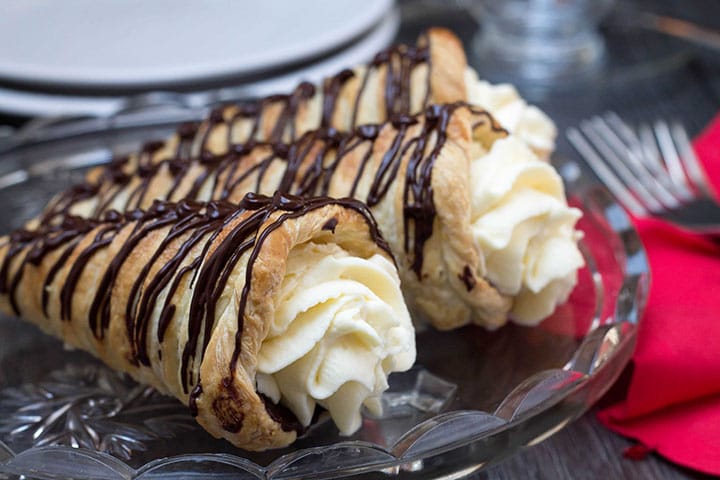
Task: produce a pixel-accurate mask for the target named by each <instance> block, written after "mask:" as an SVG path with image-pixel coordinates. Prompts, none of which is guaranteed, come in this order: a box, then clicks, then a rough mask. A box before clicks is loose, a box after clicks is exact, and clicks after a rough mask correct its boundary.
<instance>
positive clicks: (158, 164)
mask: <svg viewBox="0 0 720 480" xmlns="http://www.w3.org/2000/svg"><path fill="white" fill-rule="evenodd" d="M207 129H208V131H209V134H207V135H202V136H200V137H199V140H198V141H197V142H196V143H194V144H193V145H190V147H189V148H190V149H191V150H194V151H196V152H197V155H195V157H194V158H195V159H194V160H188V159H185V158H177V157H172V156H171V157H170V158H168V157H167V156H165V155H166V152H164V151H163V149H162V147H159V146H158V145H157V144H154V145H150V147H151V148H146V149H145V150H144V152H143V153H141V154H139V155H135V156H131V157H129V158H125V159H120V160H118V161H116V162H114V163H112V164H111V165H109V166H107V167H104V168H99V169H97V170H95V171H92V172H90V174H89V175H88V181H87V184H86V185H83V186H79V187H77V188H75V189H72V190H70V191H68V192H66V194H64V195H62V196H60V197H58V199H57V200H56V201H55V202H54V204H52V205H51V206H50V207H49V208H48V210H47V211H46V214H45V217H44V218H43V219H42V221H43V222H45V223H48V222H52V221H53V217H54V216H57V215H60V216H62V215H64V214H65V213H72V214H73V215H80V216H84V217H93V216H97V215H99V214H101V213H102V212H103V211H105V210H107V209H110V208H112V209H116V210H120V211H123V210H128V209H133V208H138V207H141V208H142V207H146V206H148V205H149V204H151V203H152V200H153V199H155V198H161V199H171V200H179V199H184V198H190V199H198V200H208V199H225V200H228V201H236V200H239V199H241V198H242V196H243V195H244V194H245V193H246V192H248V191H254V192H257V193H263V194H272V193H273V192H275V191H276V190H280V191H282V192H286V193H292V194H299V195H329V196H333V197H349V196H352V197H355V198H357V199H359V200H362V201H364V202H366V203H367V204H368V205H369V206H370V208H371V210H372V211H373V214H374V215H375V217H376V218H377V219H378V222H379V224H380V226H381V229H382V231H383V234H384V236H385V237H386V238H387V240H388V242H389V244H390V246H391V248H392V251H393V252H394V254H395V255H396V258H397V259H398V264H399V269H400V273H401V278H402V284H403V291H404V293H405V297H406V300H407V302H408V303H409V304H410V305H411V306H412V307H413V309H414V310H415V311H416V312H417V313H420V314H422V315H423V316H424V317H426V318H428V319H429V320H430V322H431V323H432V325H434V326H435V327H437V328H440V329H451V328H456V327H459V326H462V325H465V324H467V323H471V322H472V323H476V324H480V325H484V326H486V327H489V328H496V327H498V326H500V325H502V324H504V323H505V322H506V320H507V318H508V314H511V315H513V316H514V317H516V320H518V321H520V322H522V323H530V324H533V323H537V322H538V321H539V320H541V319H542V318H544V317H545V316H547V315H548V314H549V313H551V312H552V310H553V309H554V307H555V306H556V304H557V303H558V302H561V301H563V300H564V298H565V297H567V294H568V293H569V290H570V289H571V288H572V286H573V285H574V283H575V281H574V271H575V269H576V268H577V267H578V266H579V265H580V264H582V261H581V259H580V260H578V258H579V253H577V246H576V244H575V243H576V239H577V238H576V233H575V232H574V230H573V225H574V223H575V221H576V220H577V211H575V210H572V209H568V208H567V203H566V202H565V197H564V191H563V188H562V182H561V181H560V178H559V176H558V175H557V174H556V173H555V172H554V170H552V167H550V166H549V165H547V164H545V163H543V162H539V161H538V160H537V159H536V158H535V157H534V156H533V154H532V153H531V152H529V151H527V148H526V147H524V146H523V148H524V150H522V149H515V150H513V151H511V152H510V153H511V155H516V154H517V152H516V151H519V152H520V156H521V157H522V158H521V162H520V163H518V164H517V165H516V167H514V168H515V169H514V170H512V171H509V172H506V173H507V175H509V176H508V178H507V179H506V180H505V181H504V183H502V185H505V184H507V183H508V182H510V185H511V186H512V184H513V183H514V182H519V185H520V187H521V188H520V189H519V190H518V189H513V188H510V187H508V189H507V191H506V193H507V195H505V194H503V195H499V196H498V197H497V198H493V199H492V201H491V202H490V203H488V202H486V201H476V197H478V195H479V196H480V197H479V198H484V197H483V196H487V193H488V192H492V191H493V188H495V187H494V186H493V178H494V175H489V176H488V175H484V173H483V169H478V168H476V167H475V165H476V164H477V162H478V161H479V160H480V159H482V158H483V157H485V156H488V152H490V151H492V150H493V146H494V145H495V143H497V142H498V141H499V140H500V139H504V138H505V137H507V136H508V134H507V132H506V131H505V130H504V129H502V128H501V127H500V126H499V125H498V124H497V123H496V122H495V121H494V120H493V118H492V116H491V115H489V114H488V113H487V112H485V111H483V110H479V109H477V108H474V107H471V106H468V105H466V104H463V103H455V104H447V105H443V106H433V107H430V108H429V109H428V110H427V112H425V113H423V114H422V115H417V116H415V117H407V116H405V117H400V118H398V119H396V121H395V122H394V123H386V124H384V125H382V126H372V125H371V126H363V127H359V128H358V129H357V130H356V132H355V133H354V134H352V135H342V134H339V133H338V132H336V131H332V130H318V131H314V132H308V133H307V134H306V135H304V136H303V137H302V138H301V139H300V140H298V141H297V142H295V143H294V144H292V145H291V146H289V147H288V146H287V145H285V144H280V143H275V144H264V143H257V144H254V145H247V144H245V145H243V146H242V147H240V148H236V146H237V145H238V144H237V142H236V133H235V131H233V130H228V127H227V125H225V124H223V123H218V124H216V125H215V127H212V126H208V127H207ZM240 137H241V138H242V134H240ZM517 143H518V142H517V141H516V140H512V141H511V144H517ZM520 143H521V142H520ZM153 148H154V149H155V150H153ZM506 150H507V149H506ZM523 155H525V156H524V157H523ZM161 158H164V160H161ZM490 158H492V159H494V160H493V162H491V164H490V165H489V166H488V167H487V168H488V169H490V170H492V168H494V165H497V164H498V162H499V163H500V164H503V163H507V164H508V165H510V164H514V163H517V162H513V161H512V160H513V159H512V158H507V161H505V160H504V159H503V156H502V155H498V154H495V155H491V156H490ZM523 159H524V160H523ZM528 162H529V163H528ZM526 163H527V165H529V166H531V167H532V168H531V170H532V172H535V173H532V175H537V181H536V182H534V183H533V182H532V181H529V180H527V178H526V177H527V175H525V174H522V175H521V170H522V169H524V168H525V167H526ZM503 172H504V171H503ZM513 172H514V173H513ZM501 173H502V172H501ZM503 175H504V173H503ZM513 175H514V176H513ZM483 182H484V183H483ZM481 185H482V186H481ZM498 186H501V184H498ZM523 186H531V187H532V188H533V189H535V190H536V193H538V195H540V196H543V198H545V197H547V198H545V200H547V202H545V203H543V205H547V207H545V208H544V209H541V210H537V211H536V214H533V215H529V216H527V217H523V216H522V212H523V211H528V209H527V208H525V207H528V208H530V207H533V206H534V205H540V203H538V201H536V200H537V199H535V200H528V201H530V202H531V204H530V205H524V204H523V202H520V203H519V206H518V205H517V203H518V202H516V203H515V204H513V205H512V206H510V207H508V208H509V209H510V210H507V211H508V212H510V213H512V211H514V210H513V209H516V210H517V208H520V210H521V211H520V214H519V215H515V214H514V216H511V217H508V218H515V219H517V222H516V223H517V224H520V223H523V222H524V223H527V222H531V223H533V225H536V227H533V228H534V229H532V228H530V227H527V228H528V229H529V230H528V233H525V234H523V235H521V238H518V237H517V236H513V234H512V233H513V231H514V230H513V227H514V226H515V223H512V221H510V220H508V222H509V223H508V225H509V230H510V231H509V233H508V232H507V231H504V233H503V235H500V236H499V237H492V238H490V237H487V235H484V234H485V233H487V232H486V229H485V228H480V230H479V231H477V230H478V228H479V227H478V228H476V227H477V226H478V225H481V224H482V222H481V221H480V220H483V219H485V220H487V219H488V218H489V219H490V220H492V218H493V217H492V216H491V217H487V214H489V213H492V211H493V209H494V208H495V206H496V204H498V205H500V203H502V202H503V201H505V200H507V199H511V198H516V197H517V196H518V194H522V193H523V191H524V190H523V188H524V187H523ZM535 187H537V188H535ZM504 196H506V197H507V199H505V198H504ZM527 198H528V199H530V197H529V196H528V197H527ZM498 202H500V203H498ZM523 205H524V206H523ZM474 207H477V209H476V211H474ZM529 211H535V210H532V208H530V210H529ZM481 217H482V218H481ZM485 220H483V221H485ZM478 222H480V223H478ZM485 223H487V221H486V222H485ZM508 225H503V224H500V225H497V221H496V222H495V223H492V222H491V223H490V227H488V228H491V230H492V232H490V233H493V232H495V231H496V230H498V229H500V228H505V227H508ZM544 225H552V226H553V228H552V229H547V230H545V229H543V228H540V227H542V226H544ZM538 226H539V227H538ZM523 228H525V227H523ZM506 230H507V228H506ZM543 236H548V238H547V239H545V238H543ZM556 238H560V239H562V241H561V242H559V245H562V246H563V247H567V248H566V249H567V250H568V251H569V254H568V255H570V258H571V261H569V263H567V265H565V263H563V262H560V263H562V264H563V265H564V266H563V267H562V268H559V269H557V270H556V271H551V272H549V273H547V274H545V273H543V274H538V275H539V276H540V278H535V277H537V276H538V275H536V276H535V277H533V278H534V279H533V280H532V281H530V277H531V276H532V275H531V274H530V273H529V269H533V268H536V267H537V268H540V267H542V266H543V265H545V264H546V263H547V261H545V263H543V262H540V260H538V259H534V258H531V259H530V260H528V262H529V263H527V262H526V263H527V265H528V266H527V269H528V272H526V273H527V275H525V273H523V272H522V269H523V268H525V267H523V261H524V260H523V258H522V253H523V252H525V251H526V250H527V249H528V248H530V247H532V249H534V250H537V251H538V252H539V253H538V255H540V257H539V258H542V257H544V256H545V254H546V253H547V252H546V250H545V249H544V245H545V243H546V240H552V241H554V239H556ZM481 245H482V246H483V247H485V248H481ZM511 253H512V255H511ZM488 260H489V261H491V262H492V267H493V269H492V271H489V270H488V268H487V266H488V265H486V263H487V261H488ZM505 262H512V264H509V265H505ZM543 269H544V270H543V271H545V270H548V269H549V270H552V269H551V268H550V267H543ZM518 270H521V271H520V277H518V274H517V271H518ZM511 271H512V272H513V275H514V276H513V277H512V279H506V278H505V277H506V276H507V275H506V273H507V274H508V275H509V273H508V272H511ZM556 279H559V280H561V281H560V282H559V283H560V284H561V285H556V286H553V287H552V288H550V290H547V289H546V287H549V285H550V283H553V282H554V281H555V280H556ZM488 280H490V281H488ZM498 282H500V283H502V287H503V288H502V289H499V288H496V286H497V283H498ZM556 283H557V282H556ZM525 287H527V288H525ZM528 289H529V291H528ZM550 291H552V292H554V293H549V292H550ZM536 294H537V295H536ZM518 296H522V297H523V298H524V300H523V303H530V304H533V306H532V307H528V308H526V307H525V306H523V305H515V301H514V300H515V298H516V297H518ZM538 296H540V297H542V299H543V300H542V302H540V301H539V300H537V298H536V297H538ZM539 302H540V303H542V305H538V303H539ZM521 311H522V314H519V313H518V312H521ZM515 313H518V315H514V314H515Z"/></svg>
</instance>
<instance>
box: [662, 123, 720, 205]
mask: <svg viewBox="0 0 720 480" xmlns="http://www.w3.org/2000/svg"><path fill="white" fill-rule="evenodd" d="M670 133H671V134H672V138H673V140H675V145H677V148H678V150H679V152H680V161H681V162H682V164H683V166H684V167H685V171H686V172H687V174H688V177H690V181H691V183H692V184H693V185H694V186H695V187H696V188H697V189H698V190H700V192H702V193H703V194H704V195H705V196H707V197H708V198H714V195H713V193H712V189H711V188H710V185H709V183H708V180H707V176H706V174H705V171H704V169H703V167H702V165H700V161H699V160H698V158H697V155H695V151H694V150H693V147H692V144H691V143H690V139H689V138H688V135H687V132H686V131H685V128H683V126H682V125H681V124H680V123H679V122H673V124H672V125H671V128H670Z"/></svg>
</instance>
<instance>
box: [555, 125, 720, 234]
mask: <svg viewBox="0 0 720 480" xmlns="http://www.w3.org/2000/svg"><path fill="white" fill-rule="evenodd" d="M566 135H567V138H568V140H569V141H570V143H571V144H572V145H573V146H574V147H575V149H577V151H578V152H579V153H580V155H581V156H582V157H583V159H584V160H585V161H586V162H587V164H588V165H589V166H590V167H591V168H592V169H593V171H594V172H595V173H596V174H597V176H598V177H599V178H600V180H601V181H602V182H603V183H604V184H605V185H606V186H607V187H608V189H609V190H610V191H611V192H612V194H613V195H614V196H615V198H616V199H617V200H618V201H619V202H620V203H621V204H622V205H623V206H624V207H625V208H626V209H627V210H628V211H630V212H631V213H632V214H634V215H636V216H647V215H657V216H661V217H663V218H666V219H668V220H671V221H673V222H674V223H677V224H679V225H680V226H682V227H685V228H686V229H690V230H694V231H698V232H701V233H706V234H713V235H720V206H719V205H718V204H717V203H716V202H715V200H714V198H715V196H714V194H713V191H712V189H711V187H710V185H709V182H708V180H707V177H706V175H705V172H704V170H703V168H702V166H701V165H700V162H699V161H698V158H697V156H696V155H695V152H694V151H693V148H692V145H691V144H690V140H689V139H688V135H687V132H686V131H685V129H684V128H683V126H682V125H681V124H680V123H677V122H672V123H668V122H666V121H664V120H658V121H656V122H655V123H654V124H653V126H652V127H650V126H649V125H647V124H646V125H641V126H640V127H639V128H638V130H637V131H635V130H634V129H632V128H631V127H630V126H629V125H628V124H627V123H626V122H625V121H623V120H622V119H621V118H620V117H619V116H618V115H617V114H615V113H613V112H608V113H606V114H604V115H602V116H596V117H593V118H591V119H589V120H585V121H583V122H581V123H580V127H579V129H578V128H574V127H573V128H569V129H568V130H567V132H566Z"/></svg>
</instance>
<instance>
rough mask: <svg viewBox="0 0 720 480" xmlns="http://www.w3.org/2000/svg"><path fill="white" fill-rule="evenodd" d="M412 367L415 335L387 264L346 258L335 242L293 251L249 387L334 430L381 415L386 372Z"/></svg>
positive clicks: (353, 426)
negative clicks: (318, 416) (321, 411)
mask: <svg viewBox="0 0 720 480" xmlns="http://www.w3.org/2000/svg"><path fill="white" fill-rule="evenodd" d="M414 362H415V332H414V329H413V326H412V322H411V320H410V315H409V313H408V311H407V308H406V306H405V303H404V301H403V297H402V293H401V291H400V280H399V278H398V275H397V271H396V270H395V267H394V266H393V264H392V263H391V262H390V261H389V260H387V259H386V258H385V257H383V256H381V255H374V256H372V257H370V258H367V259H365V258H360V257H355V256H351V255H350V254H349V253H348V252H347V251H345V250H343V249H342V248H341V247H339V246H337V245H335V244H315V243H306V244H303V245H300V246H297V247H295V248H294V249H293V250H292V251H291V253H290V257H289V259H288V262H287V271H286V274H285V278H284V281H283V286H282V291H281V295H280V300H279V302H278V305H277V308H276V312H275V318H274V319H273V322H272V324H271V326H270V332H269V334H268V336H267V338H265V340H264V341H263V343H262V345H261V347H260V351H259V354H258V369H257V375H256V386H257V390H258V391H259V392H261V393H263V394H265V395H266V396H268V397H269V398H270V399H271V400H272V401H273V402H275V403H281V404H283V405H285V406H286V407H288V408H289V409H290V410H291V411H292V412H293V413H294V414H295V415H296V416H297V418H298V420H299V421H300V422H301V423H302V424H303V425H305V426H307V425H309V424H310V422H311V420H312V417H313V413H314V411H315V405H316V404H319V405H321V406H322V407H324V408H326V409H327V410H328V412H329V413H330V416H331V417H332V419H333V421H334V422H335V424H336V425H337V427H338V429H339V430H340V432H341V433H342V434H344V435H350V434H352V433H353V432H355V431H356V430H357V429H358V428H359V427H360V424H361V421H362V418H361V414H360V411H361V408H362V407H363V406H365V407H367V408H369V409H370V410H371V411H372V412H373V413H377V414H379V413H381V404H380V395H381V394H382V392H383V391H384V390H386V389H387V388H388V383H387V377H388V375H389V374H390V373H391V372H396V371H405V370H407V369H409V368H410V367H411V366H412V364H413V363H414Z"/></svg>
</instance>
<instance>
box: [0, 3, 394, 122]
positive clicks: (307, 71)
mask: <svg viewBox="0 0 720 480" xmlns="http://www.w3.org/2000/svg"><path fill="white" fill-rule="evenodd" d="M1 21H2V20H0V22H1ZM399 23H400V18H399V15H398V14H397V12H396V11H394V10H391V11H390V12H389V13H388V14H387V15H386V16H385V17H384V18H383V20H382V21H381V22H380V23H379V24H378V25H376V26H375V27H373V29H372V30H371V31H370V32H369V33H368V34H367V35H366V36H364V37H362V38H361V39H360V40H359V41H357V42H356V43H353V44H352V45H350V46H349V47H347V48H346V49H343V50H341V51H340V52H338V53H336V54H333V55H330V56H328V57H325V58H323V59H321V60H320V61H317V62H314V63H311V64H308V65H303V66H302V68H300V69H298V70H293V71H290V72H288V73H285V74H283V75H279V76H274V77H272V78H268V79H264V80H259V81H256V82H251V83H247V84H241V85H237V86H233V87H225V88H215V89H212V90H207V91H198V92H192V93H186V94H177V95H175V94H173V95H171V96H172V97H173V98H174V99H175V100H177V101H179V102H181V104H180V105H179V106H181V107H185V106H187V107H191V108H194V107H199V106H203V105H206V104H208V103H212V102H215V101H232V100H236V99H239V98H242V97H260V96H265V95H270V94H273V93H278V92H287V91H290V90H291V89H292V88H293V87H294V86H295V85H297V84H298V83H299V82H300V81H302V80H308V81H311V82H317V81H319V80H321V79H322V78H324V77H327V76H330V75H333V74H335V73H337V72H339V71H340V70H342V69H343V68H347V67H352V66H354V65H358V64H360V63H362V62H366V61H368V60H370V59H371V58H372V56H373V55H374V54H375V53H376V52H377V51H379V50H381V49H382V48H384V47H386V46H387V45H389V44H390V43H391V42H392V40H393V38H395V35H396V33H397V30H398V26H399ZM0 35H2V33H1V32H0ZM131 101H132V100H131V99H129V98H128V97H123V96H87V95H67V94H62V93H51V92H35V91H24V90H18V89H13V88H2V87H0V110H1V111H3V112H8V113H14V114H18V115H26V116H42V117H48V116H61V115H94V116H109V115H113V114H116V113H118V112H119V111H121V110H123V109H125V108H126V107H127V106H128V105H129V102H131Z"/></svg>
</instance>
